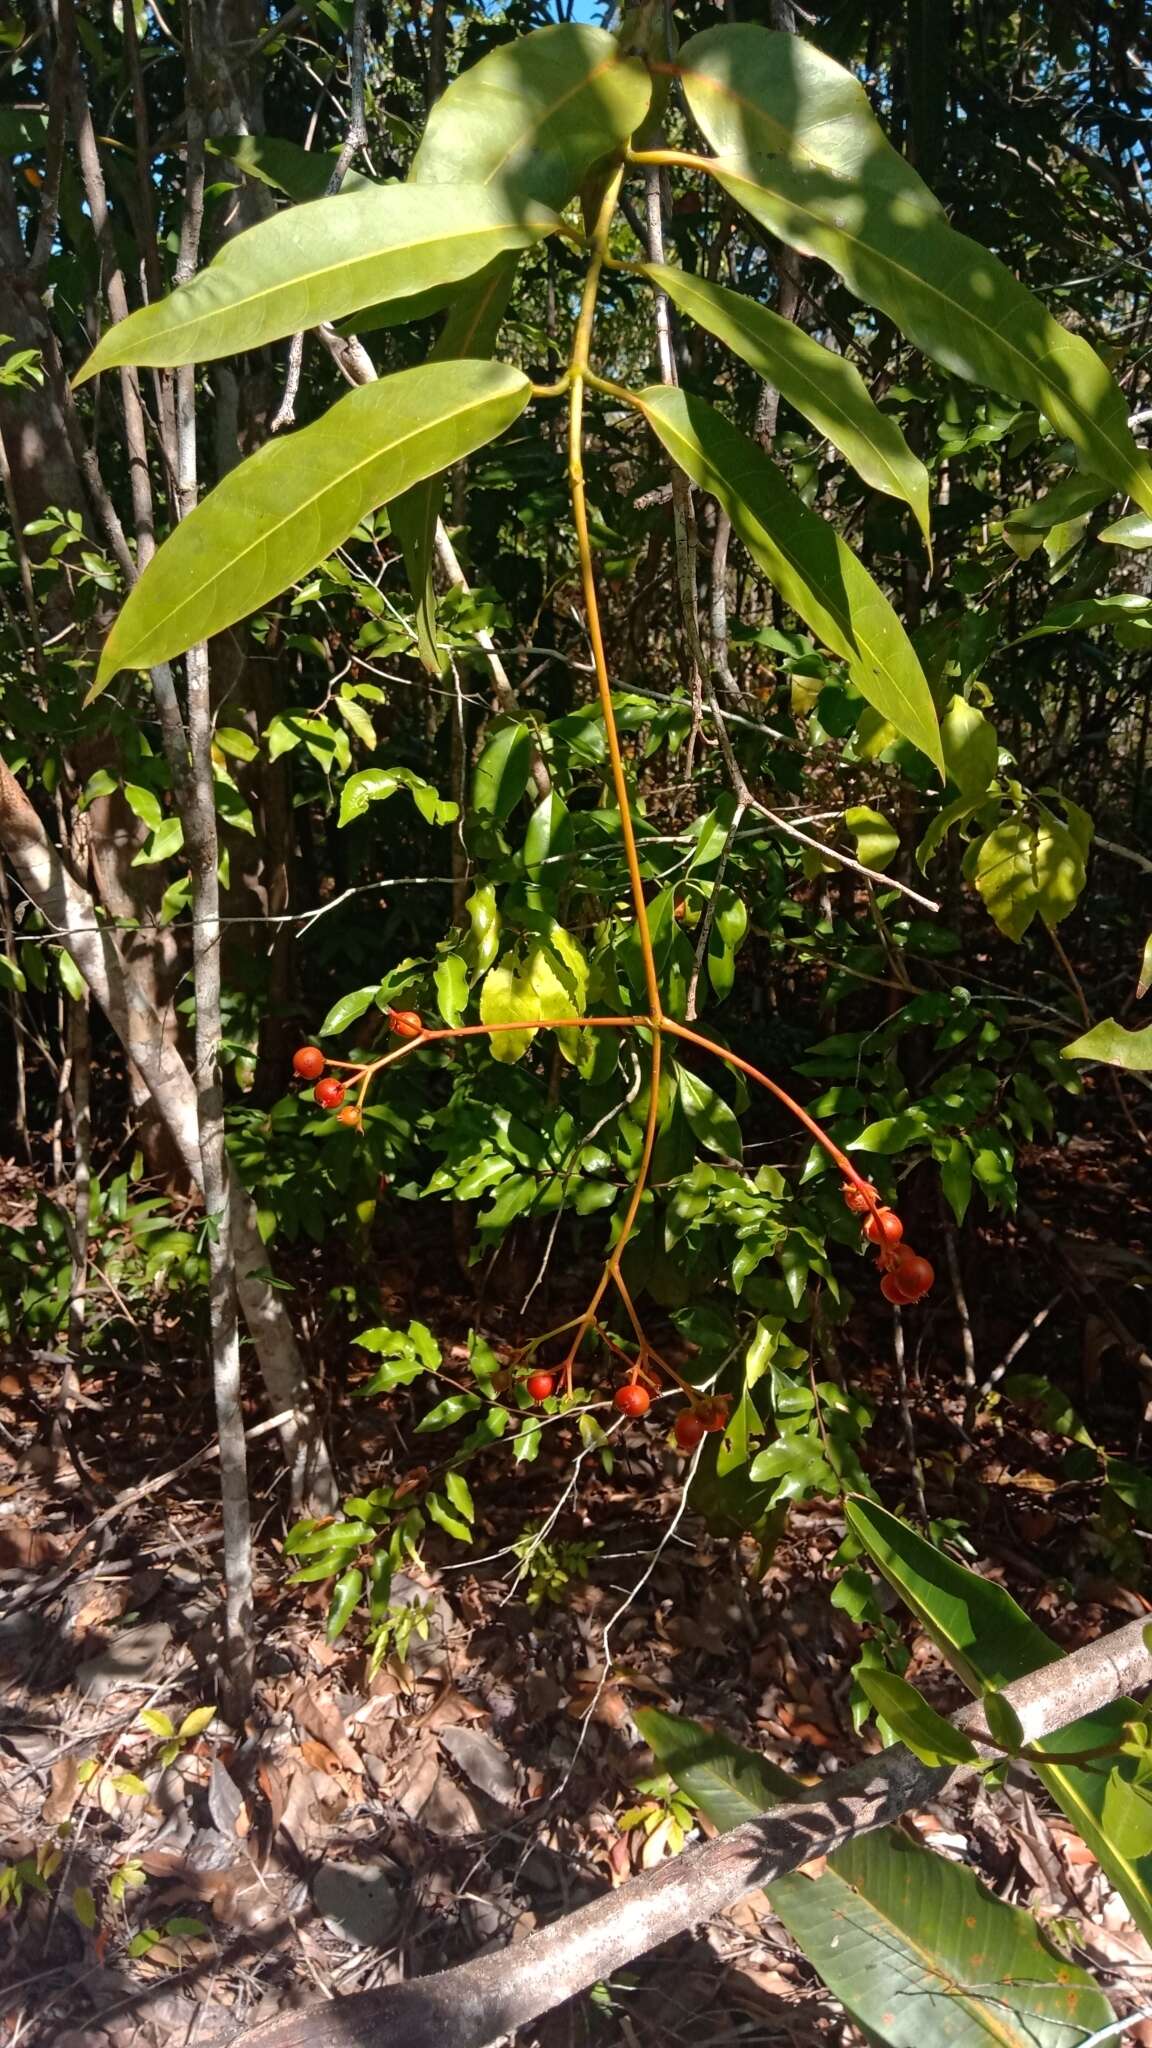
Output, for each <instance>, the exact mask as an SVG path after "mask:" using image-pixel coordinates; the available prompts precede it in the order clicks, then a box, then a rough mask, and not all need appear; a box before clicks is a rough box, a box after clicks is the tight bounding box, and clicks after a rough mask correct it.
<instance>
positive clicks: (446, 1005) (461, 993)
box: [432, 953, 468, 1027]
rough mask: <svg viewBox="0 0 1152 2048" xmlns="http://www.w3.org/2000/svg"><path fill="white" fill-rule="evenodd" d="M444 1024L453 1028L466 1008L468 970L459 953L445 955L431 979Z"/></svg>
mask: <svg viewBox="0 0 1152 2048" xmlns="http://www.w3.org/2000/svg"><path fill="white" fill-rule="evenodd" d="M432 979H433V981H434V982H435V984H436V1002H437V1005H438V1007H439V1010H440V1015H441V1016H442V1017H443V1019H444V1022H445V1023H446V1024H448V1025H451V1026H453V1027H455V1026H456V1025H457V1024H458V1023H459V1022H460V1019H461V1017H462V1016H463V1015H464V1012H465V1010H466V1009H467V1008H468V969H467V968H466V967H465V965H464V962H463V960H462V959H461V958H460V955H459V953H447V954H445V956H444V958H443V960H441V961H440V962H439V963H438V964H437V968H436V972H435V974H434V975H433V977H432Z"/></svg>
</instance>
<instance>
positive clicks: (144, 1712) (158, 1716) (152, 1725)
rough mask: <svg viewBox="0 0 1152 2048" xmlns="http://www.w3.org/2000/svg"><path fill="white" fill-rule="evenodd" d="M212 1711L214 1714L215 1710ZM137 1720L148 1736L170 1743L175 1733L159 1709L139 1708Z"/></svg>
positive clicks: (165, 1715) (166, 1716)
mask: <svg viewBox="0 0 1152 2048" xmlns="http://www.w3.org/2000/svg"><path fill="white" fill-rule="evenodd" d="M212 1711H213V1713H215V1711H216V1710H215V1708H213V1710H212ZM138 1719H139V1720H141V1721H143V1723H144V1726H145V1727H146V1728H147V1729H148V1731H149V1733H150V1734H152V1735H159V1736H160V1737H161V1739H162V1740H166V1741H171V1739H172V1737H173V1736H174V1735H175V1733H176V1730H175V1727H174V1726H173V1724H172V1722H171V1720H170V1719H169V1717H168V1715H167V1714H165V1713H163V1712H162V1710H161V1709H160V1708H159V1707H141V1709H140V1713H139V1716H138Z"/></svg>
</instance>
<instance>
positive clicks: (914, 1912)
mask: <svg viewBox="0 0 1152 2048" xmlns="http://www.w3.org/2000/svg"><path fill="white" fill-rule="evenodd" d="M636 1722H637V1726H638V1727H639V1729H640V1732H641V1734H642V1735H643V1737H644V1739H645V1740H646V1741H647V1742H648V1743H649V1745H650V1746H651V1748H652V1750H653V1751H654V1753H655V1755H656V1757H657V1758H658V1759H659V1761H660V1762H661V1763H662V1764H664V1765H665V1766H666V1767H667V1768H668V1770H670V1771H671V1773H672V1776H673V1777H674V1778H675V1780H676V1783H677V1785H679V1787H680V1788H681V1790H682V1791H684V1792H685V1793H687V1795H688V1796H689V1797H690V1798H691V1799H692V1800H694V1801H695V1803H696V1804H697V1805H698V1806H700V1807H702V1808H703V1810H704V1812H705V1813H706V1814H707V1816H708V1818H709V1820H710V1821H712V1823H713V1825H714V1826H716V1827H718V1828H720V1829H721V1830H723V1831H726V1830H727V1829H729V1828H733V1827H738V1826H740V1824H741V1823H742V1822H745V1821H751V1820H755V1819H756V1818H757V1817H758V1816H759V1815H760V1814H761V1813H766V1812H770V1811H771V1809H772V1808H773V1807H774V1806H776V1805H778V1804H779V1803H780V1801H782V1800H788V1801H796V1800H803V1799H804V1798H805V1797H815V1798H817V1799H819V1798H821V1797H824V1796H826V1787H825V1786H821V1787H819V1788H818V1789H816V1790H815V1791H814V1792H813V1793H811V1794H806V1792H805V1790H804V1788H802V1787H801V1786H800V1785H798V1784H797V1783H796V1781H795V1779H792V1778H789V1777H788V1776H787V1775H786V1774H785V1773H784V1772H783V1771H781V1770H779V1769H778V1768H777V1766H775V1765H774V1764H770V1763H768V1762H767V1761H766V1759H764V1758H762V1757H759V1756H755V1755H753V1754H752V1753H751V1752H750V1751H748V1750H742V1749H738V1748H737V1747H736V1745H735V1744H734V1743H731V1742H729V1741H728V1740H727V1739H726V1738H725V1737H724V1736H722V1735H717V1734H715V1733H714V1732H713V1731H712V1730H711V1729H706V1728H702V1727H700V1726H699V1725H698V1724H697V1723H695V1722H692V1721H681V1720H678V1719H677V1718H676V1717H675V1716H674V1715H672V1714H666V1713H662V1712H660V1711H658V1710H656V1709H654V1708H648V1707H645V1708H642V1709H640V1711H639V1712H638V1713H637V1715H636ZM770 1900H771V1905H772V1909H773V1911H774V1912H775V1913H776V1914H777V1915H778V1916H779V1918H780V1919H781V1920H782V1921H783V1922H784V1925H785V1926H786V1927H787V1928H788V1930H789V1932H790V1933H791V1934H792V1935H793V1937H794V1938H795V1940H796V1941H797V1942H798V1943H799V1944H800V1946H801V1948H802V1949H803V1950H804V1953H805V1954H806V1955H807V1956H808V1958H809V1960H810V1961H811V1962H812V1963H813V1964H814V1966H815V1968H816V1969H817V1970H818V1972H819V1974H820V1976H821V1977H822V1978H823V1979H824V1982H825V1984H826V1985H827V1986H828V1988H829V1990H830V1991H831V1992H832V1993H833V1995H834V1996H835V1997H836V1998H838V1999H839V2000H840V2001H841V2003H842V2004H843V2005H844V2007H845V2008H846V2010H847V2011H848V2013H849V2015H850V2016H851V2017H852V2018H853V2019H855V2020H856V2021H857V2022H858V2023H859V2025H860V2026H861V2027H862V2028H863V2029H864V2031H865V2032H866V2034H867V2036H868V2038H869V2039H871V2040H875V2041H879V2042H883V2043H885V2044H888V2048H1078V2044H1079V2043H1080V2042H1082V2041H1083V2039H1084V2033H1085V2029H1086V2028H1091V2027H1099V2026H1104V2025H1107V2024H1108V2019H1107V2014H1108V2007H1107V2002H1106V2000H1105V1999H1104V1998H1103V1996H1102V1995H1101V1994H1100V1992H1098V1991H1097V1990H1096V1987H1095V1985H1094V1984H1093V1982H1092V1979H1091V1978H1090V1977H1089V1976H1088V1975H1087V1973H1086V1972H1085V1971H1083V1970H1081V1969H1080V1968H1079V1967H1078V1966H1077V1965H1075V1964H1070V1963H1068V1962H1066V1960H1065V1958H1064V1957H1063V1956H1061V1955H1059V1954H1057V1953H1055V1952H1054V1951H1053V1950H1051V1949H1050V1948H1048V1947H1046V1946H1045V1944H1044V1942H1043V1941H1042V1940H1041V1938H1040V1936H1039V1934H1038V1933H1037V1931H1036V1928H1035V1927H1034V1925H1033V1923H1032V1921H1031V1919H1030V1917H1029V1915H1028V1914H1026V1913H1024V1912H1021V1910H1020V1909H1019V1908H1018V1907H1016V1906H1007V1905H1004V1904H1003V1903H1002V1902H1001V1901H1000V1900H999V1899H993V1898H991V1897H989V1895H988V1893H987V1892H986V1891H985V1890H984V1888H983V1886H982V1885H980V1884H979V1883H978V1882H977V1880H976V1878H975V1877H974V1876H973V1874H972V1872H971V1871H969V1870H965V1869H963V1868H961V1867H960V1866H959V1865H957V1864H954V1863H950V1862H948V1861H946V1859H945V1858H944V1857H942V1856H934V1855H933V1854H932V1853H931V1852H930V1851H929V1850H926V1849H921V1848H920V1847H919V1846H918V1845H917V1844H916V1843H914V1842H910V1841H908V1839H907V1838H906V1837H905V1836H903V1835H901V1834H899V1833H897V1831H896V1830H895V1829H894V1828H883V1829H880V1830H879V1831H878V1832H877V1833H875V1834H869V1835H864V1836H861V1837H859V1838H858V1839H857V1840H856V1841H854V1842H851V1843H849V1845H848V1846H847V1848H844V1849H840V1850H838V1851H837V1853H836V1854H835V1855H834V1856H830V1857H829V1859H828V1863H827V1866H826V1868H825V1870H824V1871H823V1873H822V1874H821V1875H820V1876H819V1877H817V1878H809V1877H806V1876H802V1875H801V1874H800V1873H799V1872H797V1871H794V1872H791V1873H790V1874H789V1875H788V1876H786V1877H781V1878H777V1880H776V1882H775V1883H774V1884H773V1886H772V1888H771V1892H770Z"/></svg>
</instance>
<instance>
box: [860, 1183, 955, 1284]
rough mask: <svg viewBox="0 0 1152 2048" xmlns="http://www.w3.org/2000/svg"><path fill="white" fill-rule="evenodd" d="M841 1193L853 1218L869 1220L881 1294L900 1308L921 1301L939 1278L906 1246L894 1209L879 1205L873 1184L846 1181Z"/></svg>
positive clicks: (867, 1228) (868, 1232)
mask: <svg viewBox="0 0 1152 2048" xmlns="http://www.w3.org/2000/svg"><path fill="white" fill-rule="evenodd" d="M841 1192H842V1194H843V1196H844V1203H845V1206H846V1208H849V1209H851V1211H852V1213H853V1215H854V1216H864V1217H866V1218H867V1221H866V1222H865V1224H864V1235H865V1237H866V1238H867V1239H868V1242H869V1244H874V1245H877V1246H878V1247H879V1252H880V1257H879V1261H878V1263H879V1266H880V1268H881V1273H882V1278H881V1281H880V1292H881V1294H882V1295H883V1296H884V1299H885V1301H890V1302H893V1303H894V1304H896V1305H898V1306H900V1307H906V1306H907V1305H908V1303H909V1302H913V1301H919V1300H920V1299H921V1297H922V1296H923V1295H925V1294H927V1292H928V1290H929V1288H930V1287H931V1286H932V1285H933V1283H934V1281H935V1279H936V1275H935V1273H934V1271H933V1269H932V1267H931V1266H930V1264H929V1263H928V1260H927V1259H922V1258H921V1257H920V1255H919V1253H918V1252H914V1251H913V1249H912V1247H911V1245H909V1244H905V1243H904V1241H903V1240H904V1225H903V1224H902V1223H901V1221H900V1218H899V1216H897V1214H896V1211H895V1209H885V1208H884V1207H883V1206H882V1205H881V1204H880V1202H879V1198H878V1196H877V1193H876V1190H875V1188H874V1187H873V1186H872V1184H871V1182H870V1181H862V1182H861V1183H860V1185H859V1187H857V1186H856V1185H855V1183H854V1182H852V1181H845V1183H844V1186H843V1188H842V1190H841Z"/></svg>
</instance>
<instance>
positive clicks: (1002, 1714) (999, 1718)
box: [980, 1691, 1024, 1756]
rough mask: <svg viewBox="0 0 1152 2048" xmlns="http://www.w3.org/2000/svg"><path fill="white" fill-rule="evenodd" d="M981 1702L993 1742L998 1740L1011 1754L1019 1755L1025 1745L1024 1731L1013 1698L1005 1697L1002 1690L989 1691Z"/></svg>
mask: <svg viewBox="0 0 1152 2048" xmlns="http://www.w3.org/2000/svg"><path fill="white" fill-rule="evenodd" d="M980 1704H981V1706H982V1707H983V1709H984V1719H985V1720H986V1721H987V1723H988V1733H989V1735H990V1736H991V1737H992V1740H993V1742H998V1743H999V1744H1000V1747H1001V1748H1002V1749H1006V1750H1007V1751H1008V1753H1009V1755H1011V1756H1015V1755H1017V1753H1018V1752H1019V1751H1020V1750H1021V1749H1023V1747H1024V1731H1023V1729H1022V1728H1021V1726H1020V1716H1019V1715H1018V1713H1017V1712H1016V1709H1015V1707H1014V1706H1013V1705H1012V1702H1011V1700H1007V1699H1005V1697H1004V1695H1003V1693H1002V1692H995V1691H989V1692H986V1693H984V1694H983V1695H982V1697H981V1701H980Z"/></svg>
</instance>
